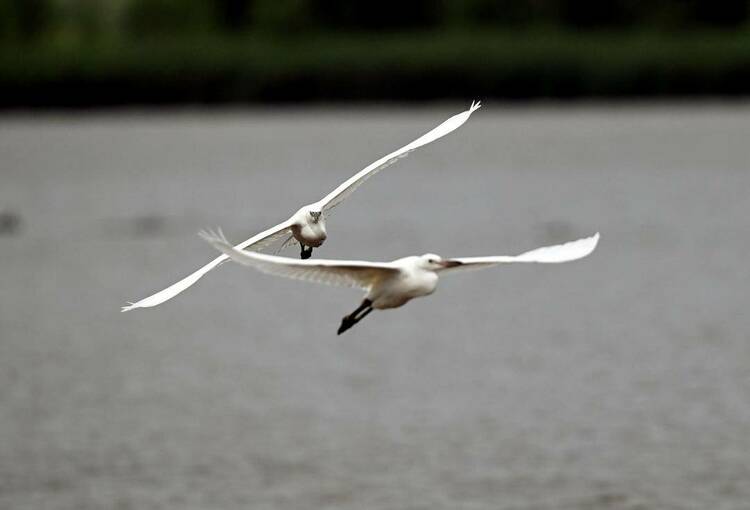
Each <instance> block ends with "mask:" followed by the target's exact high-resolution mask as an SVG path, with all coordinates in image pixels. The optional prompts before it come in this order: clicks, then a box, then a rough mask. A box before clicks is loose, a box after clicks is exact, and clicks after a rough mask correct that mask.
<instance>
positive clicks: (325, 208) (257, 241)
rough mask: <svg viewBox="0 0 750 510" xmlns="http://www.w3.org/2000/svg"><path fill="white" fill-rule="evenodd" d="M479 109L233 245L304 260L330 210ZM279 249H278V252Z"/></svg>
mask: <svg viewBox="0 0 750 510" xmlns="http://www.w3.org/2000/svg"><path fill="white" fill-rule="evenodd" d="M480 106H481V102H479V101H476V102H472V103H471V106H470V107H469V109H468V110H466V111H465V112H461V113H459V114H457V115H454V116H453V117H451V118H450V119H448V120H446V121H445V122H443V123H442V124H440V125H439V126H438V127H436V128H434V129H433V130H432V131H430V132H429V133H426V134H424V135H422V136H420V137H419V138H417V139H416V140H414V141H413V142H411V143H409V144H407V145H405V146H403V147H401V148H400V149H398V150H397V151H394V152H391V153H390V154H388V155H387V156H383V157H382V158H380V159H379V160H377V161H375V162H374V163H371V164H370V165H369V166H367V167H365V168H364V169H362V170H360V171H359V172H357V173H356V174H354V175H353V176H351V177H350V178H349V179H347V180H346V181H344V182H343V183H341V184H340V185H339V186H338V187H337V188H336V189H334V190H333V191H331V192H330V193H329V194H327V195H326V196H325V197H323V198H322V199H321V200H318V201H317V202H313V203H312V204H308V205H306V206H304V207H302V208H300V209H299V210H298V211H297V212H296V213H294V214H293V215H292V217H291V218H289V219H288V220H286V221H283V222H281V223H279V224H278V225H276V226H275V227H271V228H269V229H268V230H264V231H263V232H261V233H259V234H256V235H254V236H253V237H251V238H250V239H247V240H246V241H243V242H242V243H240V244H238V245H237V248H240V249H244V248H252V249H253V250H258V251H259V250H262V249H264V248H267V247H268V246H270V245H272V244H273V243H275V242H277V241H280V240H281V239H283V238H286V239H285V241H284V243H283V244H282V246H281V248H284V247H286V246H288V245H289V244H290V243H294V241H295V240H296V241H297V242H298V243H299V244H300V248H301V250H302V251H301V254H300V256H301V258H303V259H307V258H309V257H310V255H311V254H312V249H313V248H317V247H318V246H320V245H321V244H323V242H324V241H325V240H326V237H327V232H326V222H325V220H326V215H327V214H328V213H330V211H331V210H332V209H333V208H334V207H336V206H337V205H339V204H340V203H341V202H343V201H344V200H346V198H347V197H349V195H351V194H352V193H353V192H354V190H356V189H357V188H358V187H359V186H360V185H361V184H362V183H363V182H365V181H366V180H367V179H369V178H370V177H372V176H373V175H375V174H376V173H377V172H379V171H380V170H382V169H384V168H386V167H387V166H390V165H392V164H393V163H395V162H396V161H398V160H399V159H401V158H403V157H406V156H407V155H408V154H409V153H410V152H411V151H413V150H414V149H418V148H419V147H422V146H423V145H427V144H428V143H430V142H434V141H435V140H437V139H438V138H442V137H443V136H445V135H447V134H448V133H451V132H452V131H455V130H456V129H458V128H459V127H461V126H462V125H463V124H464V123H465V122H466V121H467V120H469V116H471V114H472V113H473V112H475V111H476V110H477V109H479V107H480ZM281 248H280V249H281ZM226 260H227V257H226V255H221V256H219V257H217V258H215V259H214V260H212V261H211V262H209V263H208V264H206V265H205V266H203V267H202V268H200V269H198V270H197V271H195V272H194V273H192V274H190V275H188V276H186V277H185V278H183V279H182V280H180V281H179V282H177V283H175V284H172V285H170V286H169V287H167V288H166V289H164V290H161V291H159V292H157V293H156V294H153V295H151V296H149V297H147V298H144V299H141V300H140V301H137V302H135V303H128V305H127V306H123V307H122V311H123V312H127V311H128V310H133V309H134V308H148V307H151V306H156V305H160V304H161V303H164V302H165V301H167V300H169V299H172V298H173V297H175V296H176V295H177V294H179V293H180V292H182V291H184V290H185V289H187V288H189V287H190V286H191V285H193V284H194V283H195V282H197V281H198V280H200V279H201V278H202V277H203V275H205V274H206V273H208V272H209V271H211V270H212V269H213V268H215V267H216V266H218V265H220V264H221V263H223V262H225V261H226Z"/></svg>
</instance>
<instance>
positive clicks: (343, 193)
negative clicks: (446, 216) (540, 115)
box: [317, 101, 482, 211]
mask: <svg viewBox="0 0 750 510" xmlns="http://www.w3.org/2000/svg"><path fill="white" fill-rule="evenodd" d="M481 106H482V105H481V102H480V101H476V102H472V103H471V106H470V107H469V109H468V110H466V111H465V112H461V113H459V114H457V115H454V116H453V117H451V118H450V119H448V120H446V121H445V122H443V123H442V124H440V125H439V126H438V127H436V128H434V129H433V130H432V131H430V132H429V133H426V134H424V135H422V136H420V137H419V138H417V139H416V140H414V141H413V142H411V143H410V144H408V145H405V146H403V147H401V148H400V149H398V150H397V151H395V152H391V153H390V154H388V155H387V156H383V157H382V158H380V159H379V160H377V161H375V162H374V163H371V164H370V165H369V166H367V167H366V168H364V169H363V170H360V171H359V172H357V173H356V174H354V175H353V176H352V177H350V178H349V179H347V180H346V181H345V182H343V183H342V184H340V185H339V186H338V187H337V188H336V189H335V190H333V191H332V192H330V193H329V194H328V195H326V196H325V197H324V198H323V199H322V200H320V201H318V202H317V203H318V205H319V206H320V209H321V210H322V211H330V210H331V209H333V208H334V207H336V206H337V205H339V204H340V203H341V202H343V201H344V200H346V198H347V197H348V196H349V195H351V194H352V193H353V192H354V190H356V189H357V188H358V187H359V186H360V185H361V184H362V183H363V182H365V181H366V180H367V179H369V178H370V177H372V176H373V175H375V174H376V173H378V172H379V171H380V170H382V169H384V168H386V167H388V166H390V165H392V164H393V163H395V162H396V161H398V160H399V159H401V158H404V157H406V156H407V155H408V154H409V153H410V152H411V151H413V150H414V149H418V148H419V147H422V146H423V145H427V144H428V143H430V142H434V141H435V140H437V139H438V138H442V137H443V136H445V135H447V134H448V133H451V132H452V131H455V130H456V129H458V128H459V127H461V126H462V125H463V124H464V123H465V122H466V121H467V120H469V117H470V116H471V114H472V113H474V112H475V111H476V110H478V109H479V108H480V107H481Z"/></svg>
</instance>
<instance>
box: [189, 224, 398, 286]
mask: <svg viewBox="0 0 750 510" xmlns="http://www.w3.org/2000/svg"><path fill="white" fill-rule="evenodd" d="M200 236H201V237H202V238H203V239H205V240H206V241H207V242H209V243H210V244H211V245H212V246H213V247H214V248H216V249H217V250H219V251H221V252H223V253H224V254H225V255H227V256H228V257H229V258H231V259H232V260H233V261H235V262H237V263H239V264H242V265H244V266H250V267H254V268H255V269H257V270H258V271H261V272H263V273H267V274H272V275H275V276H283V277H285V278H291V279H294V280H305V281H309V282H315V283H322V284H325V285H333V286H337V287H356V288H360V289H364V290H368V289H369V288H370V287H371V286H372V284H373V283H375V282H377V281H379V280H380V279H383V278H387V277H389V276H394V275H396V274H397V273H398V272H399V269H398V268H397V267H395V266H394V265H392V264H389V263H385V262H364V261H354V260H351V261H349V260H324V259H315V260H297V259H291V258H287V257H278V256H276V255H266V254H263V253H257V252H250V251H244V250H241V249H238V248H236V247H234V246H232V244H231V243H230V242H229V241H227V239H226V238H225V237H224V234H223V233H222V232H221V230H219V232H218V233H214V232H201V233H200Z"/></svg>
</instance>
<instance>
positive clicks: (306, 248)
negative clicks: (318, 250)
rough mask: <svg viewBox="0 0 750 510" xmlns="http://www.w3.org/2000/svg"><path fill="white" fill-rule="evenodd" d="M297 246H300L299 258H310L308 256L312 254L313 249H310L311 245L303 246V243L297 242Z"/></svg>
mask: <svg viewBox="0 0 750 510" xmlns="http://www.w3.org/2000/svg"><path fill="white" fill-rule="evenodd" d="M299 246H300V248H301V251H300V254H299V257H300V258H301V259H302V260H306V259H309V258H310V256H311V255H312V251H313V249H312V246H305V245H304V244H302V243H299Z"/></svg>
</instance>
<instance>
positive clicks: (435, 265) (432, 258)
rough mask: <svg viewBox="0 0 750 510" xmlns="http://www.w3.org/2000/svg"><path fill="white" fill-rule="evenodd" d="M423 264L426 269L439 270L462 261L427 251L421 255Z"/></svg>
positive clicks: (454, 265)
mask: <svg viewBox="0 0 750 510" xmlns="http://www.w3.org/2000/svg"><path fill="white" fill-rule="evenodd" d="M420 262H421V266H422V267H423V268H425V269H431V270H433V271H437V270H439V269H445V268H448V267H456V266H458V265H460V264H461V263H460V262H458V261H455V260H445V259H443V258H442V257H441V256H440V255H435V254H434V253H425V254H424V255H422V256H421V257H420Z"/></svg>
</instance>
